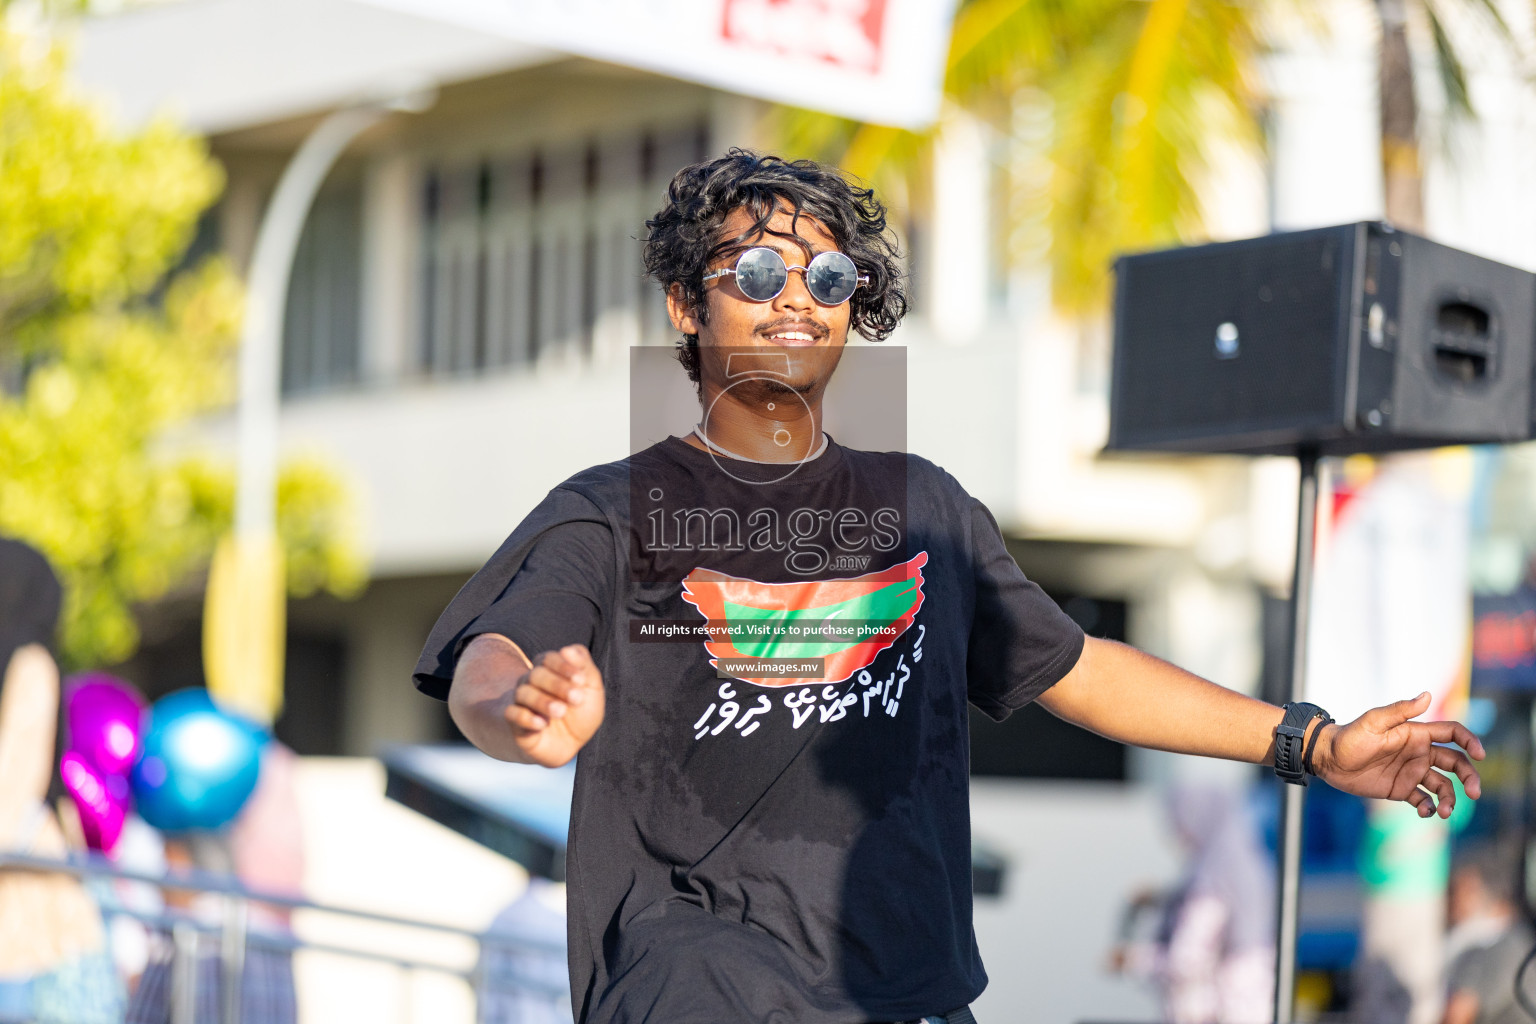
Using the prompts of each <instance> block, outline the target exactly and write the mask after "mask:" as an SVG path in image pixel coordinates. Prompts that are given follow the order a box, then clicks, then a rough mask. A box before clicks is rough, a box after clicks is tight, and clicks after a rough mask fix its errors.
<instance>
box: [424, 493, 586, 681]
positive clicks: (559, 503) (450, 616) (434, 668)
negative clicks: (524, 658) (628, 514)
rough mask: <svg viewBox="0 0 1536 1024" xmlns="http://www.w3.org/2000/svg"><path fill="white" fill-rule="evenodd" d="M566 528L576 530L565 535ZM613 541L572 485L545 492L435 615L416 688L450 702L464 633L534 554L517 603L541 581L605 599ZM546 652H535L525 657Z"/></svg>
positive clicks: (532, 640)
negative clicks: (536, 555) (601, 548)
mask: <svg viewBox="0 0 1536 1024" xmlns="http://www.w3.org/2000/svg"><path fill="white" fill-rule="evenodd" d="M589 472H591V473H595V472H596V470H593V471H589ZM601 482H602V481H599V483H601ZM567 527H575V529H572V530H568V529H567ZM553 534H561V535H562V536H563V537H564V540H558V539H557V540H556V541H555V542H553V543H551V544H549V545H548V546H547V547H546V546H545V545H544V541H546V540H548V539H550V537H551V535H553ZM599 537H601V538H602V543H603V544H605V545H607V548H606V551H607V552H608V553H607V554H606V555H604V554H601V553H599V552H598V550H597V548H598V540H597V538H599ZM611 538H612V532H611V528H610V526H609V519H608V517H607V515H606V514H605V513H604V512H603V510H602V508H600V507H599V506H598V504H597V503H596V501H595V500H594V499H593V498H592V497H591V496H589V495H588V494H587V493H584V492H583V491H582V490H580V489H578V488H576V487H574V486H572V485H571V483H570V482H569V481H567V483H565V484H562V485H561V486H559V487H556V488H555V489H554V490H552V491H550V492H549V494H548V495H546V496H545V498H544V500H543V501H541V502H540V503H539V505H538V507H537V508H535V509H534V510H533V511H532V512H530V513H528V515H527V517H526V518H524V519H523V521H522V522H521V523H519V524H518V526H517V528H516V529H515V530H513V531H512V533H511V535H510V536H508V537H507V539H506V540H505V541H504V542H502V545H501V547H499V548H497V550H496V553H495V554H493V555H492V556H491V557H490V560H489V561H487V562H486V563H485V565H484V566H482V567H481V569H480V571H479V572H477V573H475V575H474V576H473V577H472V578H471V579H470V581H469V582H468V583H466V584H464V586H463V588H462V589H461V590H460V591H459V592H458V594H457V595H455V597H454V599H453V600H452V601H450V602H449V603H448V607H447V608H445V609H443V613H442V615H440V616H438V619H437V624H436V625H434V626H433V627H432V631H431V633H430V634H429V635H428V637H427V641H426V644H425V645H424V646H423V647H422V651H421V657H420V658H418V659H417V661H416V668H415V671H414V672H413V673H412V675H413V677H414V680H415V683H416V688H417V689H418V690H420V691H421V692H422V693H424V694H426V695H427V696H429V697H436V698H437V699H439V700H447V699H448V689H449V686H450V684H451V681H452V679H453V670H454V665H455V663H456V662H457V660H458V656H459V652H460V650H461V649H462V648H463V641H464V639H465V637H466V635H468V631H469V628H470V627H471V626H472V625H474V624H475V623H476V622H477V621H479V619H480V617H481V616H483V615H486V614H487V613H488V612H489V611H490V610H491V609H492V607H493V606H494V605H496V604H497V603H498V602H500V601H502V600H503V599H505V598H506V597H507V596H508V593H509V591H511V590H512V584H513V582H514V581H515V580H517V578H518V577H519V576H521V575H522V572H523V569H524V568H526V567H527V564H528V561H529V559H530V558H531V557H532V554H533V551H534V549H535V548H541V549H543V554H542V555H541V557H540V559H539V562H540V564H541V566H542V568H541V569H540V571H539V572H538V573H537V574H533V575H531V576H530V578H529V579H527V580H524V581H523V582H521V583H519V584H518V597H517V600H519V601H520V600H522V599H523V598H524V597H525V596H526V595H527V594H528V593H530V592H531V591H530V590H529V589H526V588H531V587H532V586H533V584H534V583H535V582H537V581H538V580H542V581H544V583H545V584H546V585H550V586H553V585H554V584H556V583H560V584H563V585H561V586H559V587H558V589H560V590H562V591H574V592H575V593H576V594H579V595H585V596H587V597H589V598H590V597H592V596H593V595H603V594H606V593H608V591H606V590H604V589H603V588H604V587H605V586H608V585H609V584H610V583H611V581H612V579H613V574H614V572H615V571H616V570H615V569H614V567H613V565H612V564H611V563H610V562H609V561H608V559H611V558H612V551H613V548H612V544H611ZM596 603H597V606H598V607H603V606H604V601H603V599H602V598H601V597H599V598H598V600H597V602H596ZM565 607H566V610H567V611H569V609H570V607H572V606H571V605H569V604H566V606H565ZM507 610H508V609H507V608H505V607H504V608H503V609H501V611H502V612H506V611H507ZM489 622H490V620H489V619H488V620H487V623H489ZM503 624H504V622H502V621H501V620H498V621H497V625H503ZM489 628H493V627H491V626H490V625H486V626H482V627H481V628H480V629H479V630H478V631H479V632H482V633H483V632H486V631H487V629H489ZM509 628H510V627H509ZM526 641H527V642H528V643H530V644H532V643H536V642H537V638H536V637H535V636H533V635H529V636H528V637H527V638H526ZM566 642H569V641H566ZM520 643H521V641H520ZM525 649H526V648H525ZM544 649H546V648H536V649H535V650H533V651H530V652H529V654H530V656H531V655H532V654H535V653H537V652H538V651H539V650H544Z"/></svg>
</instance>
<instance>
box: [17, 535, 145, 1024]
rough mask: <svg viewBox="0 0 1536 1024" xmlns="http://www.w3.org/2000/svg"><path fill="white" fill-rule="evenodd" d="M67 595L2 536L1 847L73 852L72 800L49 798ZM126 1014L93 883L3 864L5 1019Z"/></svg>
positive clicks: (73, 1022) (98, 1019)
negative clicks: (66, 821) (59, 640)
mask: <svg viewBox="0 0 1536 1024" xmlns="http://www.w3.org/2000/svg"><path fill="white" fill-rule="evenodd" d="M62 597H63V592H62V590H61V588H60V586H59V581H58V578H57V577H56V576H54V574H53V570H52V569H51V568H49V566H48V563H47V561H46V560H45V559H44V558H43V556H42V555H41V554H39V553H38V552H37V551H36V550H34V549H33V548H31V547H29V546H27V545H26V544H22V543H21V542H19V541H15V540H9V539H6V538H0V673H3V674H0V853H12V854H23V855H30V856H34V857H44V858H50V859H55V860H62V859H64V858H65V857H66V856H67V854H68V844H67V843H66V841H65V838H64V836H65V829H64V828H63V827H62V826H61V822H60V819H59V817H58V813H59V810H67V809H68V805H67V804H61V805H59V808H58V810H56V809H55V807H54V806H52V805H50V803H49V799H48V798H49V794H50V790H53V789H55V788H56V787H54V786H53V782H54V777H55V773H56V766H57V765H58V750H57V744H58V739H59V737H58V722H59V670H58V666H57V665H56V664H55V663H54V660H53V656H52V655H51V654H50V653H49V650H48V645H49V643H50V642H51V641H52V639H53V632H54V629H55V627H56V626H57V624H58V619H59V608H60V605H61V603H62ZM77 824H78V823H77ZM76 831H78V828H77V829H76ZM122 1015H123V995H122V987H121V983H120V982H119V981H118V978H117V973H116V971H115V969H114V968H113V965H112V961H111V958H110V956H109V955H108V953H107V948H106V937H105V930H104V929H103V927H102V920H101V911H100V909H99V908H98V907H97V906H96V903H95V901H94V900H93V899H92V898H91V896H90V894H89V893H88V892H87V891H86V889H85V887H84V886H83V885H81V884H80V882H79V881H77V880H76V879H75V878H73V877H71V876H68V875H61V874H42V873H38V872H24V871H3V870H0V1020H36V1021H39V1022H65V1021H67V1022H70V1024H113V1022H117V1021H121V1020H122Z"/></svg>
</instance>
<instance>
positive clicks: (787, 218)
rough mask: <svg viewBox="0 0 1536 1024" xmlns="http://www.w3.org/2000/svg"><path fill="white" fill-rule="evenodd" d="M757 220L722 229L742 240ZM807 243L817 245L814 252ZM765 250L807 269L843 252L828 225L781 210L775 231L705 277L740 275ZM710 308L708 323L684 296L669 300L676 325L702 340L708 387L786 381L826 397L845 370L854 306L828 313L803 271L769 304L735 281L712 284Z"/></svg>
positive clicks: (743, 219) (734, 217)
mask: <svg viewBox="0 0 1536 1024" xmlns="http://www.w3.org/2000/svg"><path fill="white" fill-rule="evenodd" d="M754 220H755V218H754V217H753V216H752V215H751V213H750V212H749V211H748V210H746V209H744V208H738V209H736V210H732V211H731V212H730V213H729V214H728V215H727V216H726V218H725V222H724V223H723V224H722V225H721V228H720V237H721V238H735V237H737V236H739V235H741V234H742V233H743V232H746V231H748V230H750V229H751V227H752V224H753V222H754ZM796 235H798V236H799V238H798V239H797V238H796V237H795V236H796ZM801 240H803V241H804V242H806V243H808V244H809V245H810V250H809V251H806V249H805V248H804V247H803V246H802V244H801ZM758 246H761V247H764V248H768V249H773V250H774V251H775V252H777V253H778V254H779V255H780V256H781V257H782V258H783V259H784V263H785V265H786V266H789V267H792V268H793V267H804V266H805V265H806V264H808V263H809V262H810V261H811V259H812V258H813V257H815V256H816V255H817V254H819V253H823V252H827V251H830V250H835V249H836V248H837V244H836V243H835V242H834V241H833V240H832V236H831V235H830V234H828V233H827V231H826V229H824V228H823V227H822V226H821V224H820V222H818V221H817V220H815V219H814V218H812V217H808V216H806V215H804V214H802V215H801V216H800V217H799V218H798V220H797V219H796V218H795V216H794V215H793V213H791V212H789V211H787V210H783V209H780V210H779V211H778V212H776V213H775V214H774V216H773V218H772V219H771V220H770V221H769V222H768V230H767V231H765V232H763V233H762V234H761V235H759V236H757V237H755V238H751V239H748V240H747V241H746V242H744V243H742V244H741V246H740V247H739V248H733V249H730V250H727V251H726V252H724V253H723V254H722V255H721V256H719V257H717V258H716V259H715V261H714V262H712V263H711V264H710V265H709V267H708V268H707V269H706V271H705V272H706V273H708V272H710V271H714V270H720V269H724V268H728V267H734V266H735V265H736V258H737V257H738V256H739V255H741V253H743V252H745V251H746V250H747V249H751V248H755V247H758ZM703 302H704V305H705V307H706V309H707V312H708V315H707V316H706V317H704V318H702V319H701V318H700V317H698V316H697V315H696V314H695V311H694V310H691V309H688V308H686V307H685V306H684V305H683V304H682V297H681V289H680V288H676V287H674V290H673V292H671V293H669V294H668V296H667V310H668V312H669V313H670V314H671V317H672V325H673V326H674V327H676V328H677V329H678V330H679V331H681V332H683V333H684V334H697V335H698V336H699V357H700V358H699V362H700V372H701V374H702V377H703V381H704V383H705V384H706V386H709V385H715V386H719V387H725V386H729V382H730V378H736V377H740V376H741V374H742V373H743V372H747V373H751V374H752V375H753V376H757V375H759V374H762V375H769V374H771V375H772V377H774V378H780V377H781V376H782V378H783V383H784V384H785V385H786V386H787V387H789V388H792V389H794V390H796V391H800V392H801V393H805V392H808V391H815V390H819V389H820V388H821V387H822V386H824V385H825V384H826V381H827V380H828V379H829V378H830V377H831V376H832V371H833V370H835V369H836V368H837V363H838V360H839V359H840V358H841V356H842V350H843V346H844V344H846V343H847V340H848V324H849V316H850V313H849V303H846V302H844V303H841V304H840V305H836V306H823V305H821V304H820V303H818V302H817V301H816V300H815V299H814V298H813V297H812V296H811V293H810V291H809V290H808V289H807V288H806V285H805V275H804V274H803V273H801V272H799V271H795V270H791V271H790V274H789V281H788V283H786V284H785V285H784V290H783V291H782V292H780V293H779V294H778V295H777V296H775V297H774V298H772V299H770V300H768V301H767V302H753V301H752V300H751V299H748V298H747V297H746V296H744V295H743V294H742V293H741V290H740V289H739V288H737V287H736V279H735V277H734V276H733V275H729V274H728V275H725V276H724V277H718V278H716V279H715V280H713V281H709V282H706V283H705V285H704V299H703ZM733 350H734V352H733ZM743 350H746V351H743ZM781 353H782V355H781Z"/></svg>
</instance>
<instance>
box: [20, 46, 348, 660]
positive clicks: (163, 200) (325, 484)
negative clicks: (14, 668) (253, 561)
mask: <svg viewBox="0 0 1536 1024" xmlns="http://www.w3.org/2000/svg"><path fill="white" fill-rule="evenodd" d="M221 183H222V179H221V174H220V171H219V168H218V166H217V165H216V164H215V163H214V162H213V161H212V159H210V157H209V156H208V154H207V152H206V150H205V148H204V147H203V145H202V144H201V143H200V142H199V141H197V140H196V139H193V138H191V137H189V136H187V135H185V134H182V133H180V132H178V131H177V130H176V129H174V128H173V127H172V126H170V125H169V124H166V123H159V124H155V125H153V126H151V127H149V128H146V129H144V130H142V131H140V132H138V133H136V134H132V135H126V136H121V135H117V134H114V133H113V132H112V131H110V130H109V129H108V128H107V127H106V126H105V125H104V124H103V123H102V121H101V120H100V118H99V117H98V116H97V114H96V113H95V111H94V110H93V109H92V108H91V107H90V106H89V105H88V104H87V103H85V102H84V101H82V100H81V99H80V98H78V97H76V96H74V95H72V94H71V92H70V90H69V87H68V81H67V76H66V73H65V67H64V64H63V58H62V56H61V55H60V53H59V51H58V50H57V49H55V48H52V47H49V46H47V45H44V44H40V43H38V42H37V41H35V40H32V39H29V38H26V37H22V36H20V35H18V34H15V33H11V32H6V31H4V30H0V533H5V534H9V535H12V536H16V537H19V538H22V539H24V540H27V541H30V542H31V543H33V544H35V545H36V546H37V547H38V548H39V549H40V550H42V551H43V552H44V553H45V554H47V555H48V557H49V558H50V559H51V560H52V562H53V564H54V566H55V568H56V569H57V570H58V571H59V573H60V575H61V576H62V577H63V579H64V582H65V586H66V588H67V589H66V604H65V613H64V622H63V625H62V632H61V636H60V645H61V650H62V653H63V655H64V658H65V660H66V662H68V663H69V664H71V665H76V666H79V665H89V664H110V663H112V662H115V661H118V660H121V659H122V658H125V657H127V656H128V655H130V654H132V653H133V651H134V649H135V647H136V646H137V643H138V629H137V627H136V625H135V620H134V615H133V606H134V605H135V604H137V603H139V602H144V601H149V600H153V599H155V598H158V597H161V596H163V595H165V594H166V593H167V592H168V591H170V590H171V589H172V588H174V587H177V586H182V585H188V584H191V583H195V582H196V574H197V573H198V572H199V571H200V570H201V569H202V568H204V567H205V566H206V564H207V560H208V558H209V556H210V554H211V551H212V548H213V543H214V540H215V538H216V537H217V536H218V535H219V534H221V533H222V532H224V531H226V530H227V529H228V528H229V525H230V523H231V521H232V518H233V505H234V502H233V495H234V487H233V480H232V475H231V472H230V470H229V468H228V467H227V466H226V465H224V464H223V463H221V462H219V461H216V460H214V459H213V458H211V457H209V456H207V455H204V454H199V453H193V452H188V451H186V450H185V449H181V450H178V448H177V446H176V445H175V444H174V443H173V442H172V441H170V440H168V439H169V438H171V437H174V436H175V433H176V432H175V428H176V427H177V426H178V425H180V424H183V423H185V422H186V421H187V420H188V419H189V418H191V417H194V416H196V415H198V414H200V413H204V412H208V411H210V410H213V409H215V408H218V407H220V406H222V405H225V404H227V402H228V400H229V397H230V394H231V385H232V372H233V359H232V355H233V343H234V339H235V336H236V330H237V327H238V322H239V315H240V309H241V290H240V287H239V284H238V282H237V281H236V280H235V278H234V277H233V276H232V275H231V273H230V272H229V271H228V269H227V268H226V267H225V266H223V265H222V264H221V263H219V262H217V261H214V262H209V263H206V264H204V265H202V266H200V267H196V268H193V269H190V270H185V271H180V272H174V273H173V271H175V270H176V268H177V265H178V261H179V260H180V259H181V256H182V253H183V252H184V251H185V249H186V246H187V243H188V241H189V240H190V238H191V236H192V233H193V230H194V229H195V226H196V223H197V218H198V216H199V214H200V213H201V212H202V211H203V210H204V209H205V208H206V207H207V206H208V205H209V204H210V203H211V202H212V201H213V200H214V198H215V197H216V196H217V194H218V191H219V188H220V187H221ZM168 275H169V277H168ZM344 499H345V495H344V493H343V491H342V488H341V487H340V485H339V484H338V483H337V482H336V480H335V479H334V478H333V476H332V475H331V474H329V473H328V472H327V471H325V470H324V469H323V468H321V467H319V466H316V465H313V464H301V465H297V466H289V467H286V468H285V471H284V474H283V478H282V480H281V482H280V485H279V513H278V519H279V531H280V532H281V534H282V536H283V538H284V541H285V545H286V547H287V548H288V558H289V563H290V572H289V587H290V590H292V591H297V592H300V593H307V592H313V591H314V590H316V589H318V588H321V587H324V588H326V589H329V590H332V591H334V592H338V593H347V592H350V591H352V590H355V589H356V588H357V587H358V586H359V585H360V584H361V581H362V572H361V567H360V563H359V560H358V558H357V557H356V555H355V554H354V553H353V552H352V551H351V549H350V548H349V547H348V546H347V545H346V544H345V542H344V538H346V537H347V535H348V531H347V529H346V518H347V517H346V503H345V500H344Z"/></svg>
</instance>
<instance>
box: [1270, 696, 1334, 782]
mask: <svg viewBox="0 0 1536 1024" xmlns="http://www.w3.org/2000/svg"><path fill="white" fill-rule="evenodd" d="M1283 707H1284V711H1285V717H1284V718H1283V719H1281V721H1280V724H1279V725H1277V726H1275V774H1276V775H1277V776H1279V777H1280V779H1281V781H1283V782H1288V783H1290V784H1291V785H1293V786H1305V785H1306V784H1307V763H1308V760H1309V759H1308V758H1307V757H1306V756H1305V753H1306V752H1305V751H1304V750H1303V743H1304V741H1305V740H1306V737H1307V725H1308V724H1309V723H1310V722H1311V721H1312V719H1314V718H1319V717H1321V718H1328V712H1326V711H1324V710H1323V709H1322V708H1320V707H1318V706H1317V705H1316V704H1308V703H1306V702H1305V701H1296V702H1294V703H1290V704H1286V705H1284V706H1283ZM1330 720H1331V719H1330ZM1314 738H1315V735H1314Z"/></svg>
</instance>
